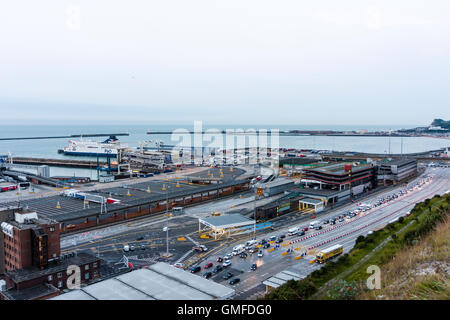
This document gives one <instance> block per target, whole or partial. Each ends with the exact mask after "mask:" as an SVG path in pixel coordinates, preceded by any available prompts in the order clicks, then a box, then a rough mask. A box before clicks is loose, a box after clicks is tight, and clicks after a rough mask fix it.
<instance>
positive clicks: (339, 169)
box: [305, 162, 372, 175]
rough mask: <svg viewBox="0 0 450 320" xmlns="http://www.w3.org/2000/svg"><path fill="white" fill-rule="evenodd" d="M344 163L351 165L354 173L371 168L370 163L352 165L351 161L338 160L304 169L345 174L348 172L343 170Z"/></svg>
mask: <svg viewBox="0 0 450 320" xmlns="http://www.w3.org/2000/svg"><path fill="white" fill-rule="evenodd" d="M346 165H351V166H352V171H351V172H352V173H356V172H359V171H363V170H367V169H370V168H372V166H371V165H364V164H363V165H358V166H354V165H353V163H352V162H340V163H333V164H329V165H325V166H321V167H316V168H311V169H305V171H306V172H318V173H325V174H331V175H345V174H347V173H348V172H347V171H345V170H344V168H345V166H346Z"/></svg>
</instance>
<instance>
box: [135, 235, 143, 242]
mask: <svg viewBox="0 0 450 320" xmlns="http://www.w3.org/2000/svg"><path fill="white" fill-rule="evenodd" d="M136 240H137V241H141V240H144V237H142V236H141V237H139V238H137V239H136Z"/></svg>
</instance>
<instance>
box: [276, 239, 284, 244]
mask: <svg viewBox="0 0 450 320" xmlns="http://www.w3.org/2000/svg"><path fill="white" fill-rule="evenodd" d="M281 242H283V239H281V238H278V239H277V241H275V243H281Z"/></svg>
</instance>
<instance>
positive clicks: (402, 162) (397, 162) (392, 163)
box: [381, 159, 417, 166]
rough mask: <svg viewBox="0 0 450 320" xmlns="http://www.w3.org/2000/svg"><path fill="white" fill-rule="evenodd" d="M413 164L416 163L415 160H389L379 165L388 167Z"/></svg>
mask: <svg viewBox="0 0 450 320" xmlns="http://www.w3.org/2000/svg"><path fill="white" fill-rule="evenodd" d="M413 162H417V160H415V159H395V160H391V161H388V162H385V163H381V165H388V166H403V165H405V164H410V163H413Z"/></svg>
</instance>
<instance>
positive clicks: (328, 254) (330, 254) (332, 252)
mask: <svg viewBox="0 0 450 320" xmlns="http://www.w3.org/2000/svg"><path fill="white" fill-rule="evenodd" d="M343 251H344V247H343V246H342V245H341V244H336V245H334V246H332V247H329V248H326V249H324V250H322V251H320V252H319V253H317V255H316V262H317V263H325V262H327V261H328V260H330V259H332V258H334V257H336V256H338V255H340V254H341V253H342V252H343Z"/></svg>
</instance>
